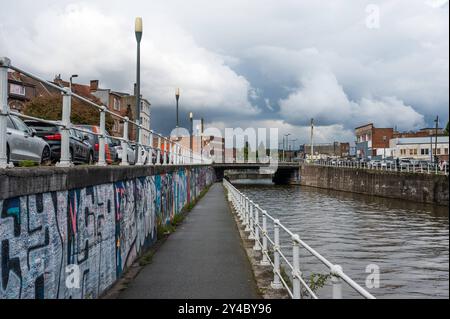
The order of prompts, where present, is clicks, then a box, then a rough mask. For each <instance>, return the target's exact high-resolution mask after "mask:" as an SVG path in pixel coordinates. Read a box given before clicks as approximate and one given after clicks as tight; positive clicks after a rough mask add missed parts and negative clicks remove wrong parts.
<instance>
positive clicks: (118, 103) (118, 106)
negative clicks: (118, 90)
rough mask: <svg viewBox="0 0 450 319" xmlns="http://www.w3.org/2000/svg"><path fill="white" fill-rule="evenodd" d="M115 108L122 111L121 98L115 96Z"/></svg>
mask: <svg viewBox="0 0 450 319" xmlns="http://www.w3.org/2000/svg"><path fill="white" fill-rule="evenodd" d="M113 108H114V110H116V111H120V100H119V99H118V98H116V97H115V98H114V103H113Z"/></svg>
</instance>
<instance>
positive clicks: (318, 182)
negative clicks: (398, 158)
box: [299, 165, 449, 206]
mask: <svg viewBox="0 0 450 319" xmlns="http://www.w3.org/2000/svg"><path fill="white" fill-rule="evenodd" d="M300 176H301V177H300V182H299V183H300V185H303V186H311V187H318V188H324V189H331V190H337V191H345V192H352V193H358V194H365V195H371V196H380V197H387V198H396V199H403V200H409V201H414V202H419V203H425V204H434V205H440V206H449V191H448V184H449V180H448V176H445V175H435V174H418V173H408V172H396V171H382V170H380V171H378V170H368V169H355V168H346V167H329V166H315V165H301V167H300Z"/></svg>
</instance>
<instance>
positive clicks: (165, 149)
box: [163, 138, 169, 165]
mask: <svg viewBox="0 0 450 319" xmlns="http://www.w3.org/2000/svg"><path fill="white" fill-rule="evenodd" d="M168 145H169V144H168V143H167V140H166V139H165V138H164V152H163V156H164V158H163V165H167V160H168V156H167V154H168V152H167V147H168Z"/></svg>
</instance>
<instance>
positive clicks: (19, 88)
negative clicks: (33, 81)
mask: <svg viewBox="0 0 450 319" xmlns="http://www.w3.org/2000/svg"><path fill="white" fill-rule="evenodd" d="M9 93H11V94H15V95H22V96H25V87H24V86H23V85H19V84H13V83H11V85H10V87H9Z"/></svg>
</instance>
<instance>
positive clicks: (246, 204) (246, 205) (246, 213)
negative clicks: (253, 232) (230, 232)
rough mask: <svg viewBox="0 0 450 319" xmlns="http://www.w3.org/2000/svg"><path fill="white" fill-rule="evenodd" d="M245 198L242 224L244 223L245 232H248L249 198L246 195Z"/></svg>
mask: <svg viewBox="0 0 450 319" xmlns="http://www.w3.org/2000/svg"><path fill="white" fill-rule="evenodd" d="M244 198H245V216H244V225H245V229H244V231H245V232H249V231H250V227H249V224H250V218H249V215H250V200H249V199H248V197H247V196H245V197H244Z"/></svg>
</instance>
